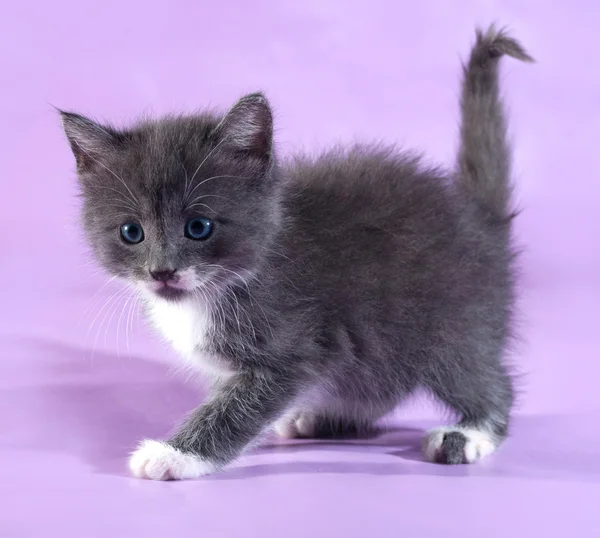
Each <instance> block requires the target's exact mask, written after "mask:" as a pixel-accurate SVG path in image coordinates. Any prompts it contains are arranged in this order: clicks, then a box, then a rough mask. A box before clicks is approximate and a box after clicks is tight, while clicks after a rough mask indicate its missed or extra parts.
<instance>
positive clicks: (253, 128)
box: [215, 93, 273, 160]
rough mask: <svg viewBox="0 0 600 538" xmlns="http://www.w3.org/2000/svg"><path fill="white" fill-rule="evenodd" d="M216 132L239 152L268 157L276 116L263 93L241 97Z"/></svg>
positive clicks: (224, 141) (263, 157)
mask: <svg viewBox="0 0 600 538" xmlns="http://www.w3.org/2000/svg"><path fill="white" fill-rule="evenodd" d="M215 133H216V134H217V136H218V137H219V138H220V139H221V140H222V141H223V143H224V144H226V145H228V146H230V147H232V148H234V149H235V150H237V151H240V152H243V153H246V154H248V155H252V156H253V157H257V158H259V159H263V160H268V159H270V157H271V151H272V146H273V115H272V113H271V107H270V106H269V102H268V101H267V99H266V97H265V96H264V95H263V94H262V93H251V94H249V95H246V96H245V97H242V98H241V99H240V100H239V101H238V102H237V103H236V104H235V105H233V107H232V108H231V109H230V110H229V112H228V113H227V114H226V115H225V117H224V118H223V120H221V123H219V125H218V126H217V127H216V129H215Z"/></svg>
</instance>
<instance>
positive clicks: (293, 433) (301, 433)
mask: <svg viewBox="0 0 600 538" xmlns="http://www.w3.org/2000/svg"><path fill="white" fill-rule="evenodd" d="M273 429H274V430H275V433H276V434H277V435H279V436H280V437H283V438H285V439H295V438H297V437H314V435H315V430H316V418H315V417H314V415H312V414H310V413H299V414H298V413H294V414H287V415H284V416H283V417H281V418H280V419H279V420H278V421H277V422H276V423H275V425H274V427H273Z"/></svg>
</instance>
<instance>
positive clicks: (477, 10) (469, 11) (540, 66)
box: [0, 0, 600, 538]
mask: <svg viewBox="0 0 600 538" xmlns="http://www.w3.org/2000/svg"><path fill="white" fill-rule="evenodd" d="M87 4H88V2H81V1H79V0H78V1H75V0H72V1H67V0H55V1H52V2H45V1H41V0H39V1H37V2H29V1H23V0H21V1H19V2H10V3H8V2H5V3H4V5H3V9H2V13H1V14H0V77H1V88H2V98H1V99H0V107H1V114H0V148H1V150H0V151H1V156H2V157H1V159H0V186H1V191H0V224H1V226H2V228H1V229H2V233H1V235H0V252H1V253H2V262H1V263H0V277H2V282H3V284H4V290H3V293H2V295H1V297H0V305H1V307H0V315H1V323H0V499H2V500H1V503H0V536H2V537H5V536H6V537H22V536H26V537H29V536H42V535H50V536H53V535H61V536H86V537H89V538H92V537H95V536H102V537H105V536H107V535H108V533H112V535H113V536H137V535H142V533H143V536H146V537H149V536H155V535H156V536H165V535H170V534H172V533H175V532H177V534H178V535H179V536H188V535H189V536H211V537H212V536H236V537H239V536H244V535H248V536H277V537H279V536H290V537H296V536H297V537H306V536H338V535H339V536H357V537H358V536H366V535H367V533H369V535H371V534H372V535H373V536H393V537H396V536H407V537H412V536H434V535H435V536H439V535H440V533H441V534H442V535H443V536H445V537H450V536H462V537H464V536H486V537H491V536H507V535H511V536H521V535H523V536H529V535H531V536H544V537H553V536H597V535H598V533H599V532H600V514H599V513H598V512H599V509H598V506H599V505H600V502H599V501H600V457H599V456H600V451H599V450H598V442H599V441H600V434H599V433H598V424H599V418H600V398H599V395H598V378H599V376H600V366H599V365H598V359H600V353H599V351H600V346H599V344H598V331H599V330H600V324H599V316H598V308H599V305H600V242H599V240H598V232H600V225H599V224H598V222H599V221H598V212H599V211H600V174H599V172H600V152H599V151H598V133H599V132H600V107H599V106H598V102H599V99H600V71H599V70H598V50H599V49H598V28H600V4H599V3H598V2H596V1H592V0H590V1H584V0H579V1H572V2H565V1H559V0H552V1H550V0H544V1H541V0H536V1H533V0H529V1H528V2H524V1H522V0H498V1H489V0H488V1H484V0H480V1H475V0H461V1H460V2H458V1H457V2H449V1H442V0H440V1H434V0H429V1H424V0H421V1H412V2H403V1H399V0H370V1H368V2H362V1H355V0H351V1H350V0H302V1H299V0H294V1H284V0H271V1H267V0H235V1H231V0H223V1H221V2H208V1H204V2H203V1H198V0H196V1H181V0H176V1H170V2H149V1H147V0H135V1H129V2H127V1H123V0H122V1H120V2H115V1H113V0H104V1H103V2H97V3H95V4H96V5H95V6H94V7H90V6H89V5H87ZM493 20H497V21H499V22H500V23H501V24H507V25H508V26H510V28H511V29H512V31H513V34H514V35H515V36H517V37H518V38H519V39H521V40H522V42H523V43H524V44H525V45H526V47H527V48H528V49H529V50H530V52H531V53H532V54H533V55H534V56H535V57H536V58H537V60H538V63H537V64H535V65H534V66H525V65H520V64H517V63H515V62H511V61H506V62H505V64H504V68H505V69H504V76H503V79H504V89H505V93H506V95H507V101H508V103H509V105H510V109H511V126H512V133H513V136H514V138H515V144H516V147H515V160H516V166H515V171H516V176H517V182H518V188H517V197H518V200H519V203H520V205H521V206H522V207H523V208H524V212H523V214H522V215H521V216H520V218H519V220H518V225H517V228H518V234H519V240H520V242H521V243H522V244H523V245H524V246H526V254H525V255H524V257H523V279H522V288H523V290H522V297H523V301H522V312H523V316H522V322H521V331H522V334H523V336H524V341H523V344H522V345H521V346H520V348H519V350H518V353H517V354H516V356H515V363H516V364H517V365H518V367H519V370H520V371H521V372H522V373H523V374H524V375H523V378H522V380H521V386H522V389H523V393H522V397H521V400H520V405H519V407H518V409H517V411H516V415H517V418H516V419H515V427H514V433H513V437H512V439H511V440H510V441H509V442H508V443H507V444H506V445H505V446H504V447H503V449H502V450H501V451H499V452H498V453H497V454H496V455H494V456H492V457H490V458H489V459H488V460H486V461H483V462H481V463H480V464H477V465H474V466H461V467H458V468H444V467H441V466H435V465H432V464H426V463H423V462H422V461H421V457H420V453H419V451H418V445H419V442H420V438H421V436H422V428H423V427H428V426H431V425H433V424H435V423H436V420H439V417H438V414H439V413H438V412H437V410H436V409H435V408H434V407H431V406H430V405H429V404H427V403H426V402H425V401H416V402H413V403H412V404H411V405H410V406H409V408H407V409H405V410H403V411H401V412H399V413H398V415H397V416H396V417H393V419H392V421H393V424H394V425H395V427H394V428H393V429H392V430H391V431H390V433H388V434H386V435H385V436H383V437H380V438H378V439H375V440H371V441H366V442H354V443H345V444H338V445H334V444H329V443H312V442H307V443H302V444H301V445H302V446H299V444H294V443H291V444H287V445H284V446H279V447H277V446H274V445H269V444H267V445H266V446H264V447H263V448H262V449H260V450H259V451H257V452H256V453H254V454H252V455H248V456H246V457H245V458H243V460H242V461H240V462H239V464H238V465H237V466H236V467H235V468H234V469H232V470H231V471H229V473H225V474H222V475H219V476H216V477H211V478H208V479H203V480H199V481H194V482H185V483H152V482H146V481H139V480H133V479H130V478H129V477H128V476H127V473H126V472H125V465H124V462H125V457H126V454H127V452H128V451H129V450H130V449H131V448H132V447H133V446H134V444H135V442H136V441H137V440H139V439H140V438H143V437H151V436H158V437H160V436H162V435H164V434H165V433H166V432H167V431H168V430H169V428H170V427H171V426H172V425H173V424H174V422H175V421H176V420H177V418H178V417H180V416H181V414H183V413H184V412H185V411H186V410H188V409H189V408H190V407H191V406H192V405H194V402H195V401H196V400H197V395H196V393H197V389H196V388H195V387H194V386H192V384H185V383H184V382H183V381H182V380H181V379H180V378H178V377H177V376H173V375H172V374H171V373H169V371H168V369H167V368H165V366H164V365H163V364H161V361H162V362H171V361H175V359H174V357H173V354H172V352H171V351H169V350H166V349H164V348H162V347H161V345H160V343H159V342H158V341H157V340H156V339H154V337H151V336H149V335H148V333H147V332H146V329H145V328H144V326H143V324H142V323H141V322H140V321H139V320H138V319H137V318H136V319H135V321H132V319H131V318H133V316H131V317H130V316H129V313H130V312H133V310H132V309H130V307H131V306H132V303H131V302H129V303H126V298H123V299H119V298H118V297H116V298H115V299H114V301H113V302H112V303H110V304H109V306H108V307H105V308H104V309H102V308H103V305H105V304H106V301H107V299H109V298H110V297H111V294H112V293H113V292H116V291H118V288H116V287H115V288H111V287H110V286H109V287H107V288H105V289H104V290H103V291H101V292H100V293H98V294H97V295H96V296H95V297H94V294H95V293H96V292H97V291H98V289H99V288H100V287H101V286H102V284H103V283H104V281H105V280H106V279H105V277H104V276H103V275H102V274H101V273H99V272H98V270H97V268H96V267H95V266H94V265H93V264H91V263H90V262H89V257H88V256H87V254H86V251H85V247H84V246H83V244H82V241H81V235H80V232H79V229H78V226H77V220H76V210H77V200H76V198H75V196H74V194H75V188H74V184H75V182H74V166H73V159H72V156H71V154H70V152H69V149H68V147H67V144H66V142H65V140H64V139H63V137H62V134H61V131H60V126H59V123H58V121H57V118H56V115H55V113H54V112H53V110H52V108H51V106H50V104H53V105H56V106H59V107H64V108H69V109H76V110H78V111H81V112H84V113H89V114H92V115H94V116H96V117H98V118H101V119H107V120H110V121H114V122H116V123H122V122H126V121H127V120H129V119H131V118H133V117H135V116H136V115H138V114H139V113H142V112H143V113H156V114H158V113H162V112H166V111H184V110H193V109H194V108H196V107H198V106H201V105H206V104H210V105H213V106H218V107H226V106H228V105H230V104H231V102H232V101H233V100H234V99H236V98H237V97H238V96H240V95H241V94H243V93H244V92H247V91H252V90H255V89H263V90H265V91H266V92H267V93H268V95H269V96H270V98H271V100H272V103H273V105H274V107H275V110H276V113H277V114H276V117H277V129H278V137H279V147H280V149H281V151H282V152H284V153H289V152H291V151H292V150H293V149H294V148H306V149H309V150H313V149H316V148H319V147H326V146H327V145H329V144H331V143H333V142H338V141H349V140H353V139H355V138H359V139H363V140H372V139H385V140H388V141H398V142H400V143H405V144H406V145H408V146H417V147H421V148H423V149H425V150H427V152H428V153H429V155H430V156H432V157H433V158H436V159H438V160H439V161H442V162H445V163H451V162H452V159H453V155H454V148H455V140H456V136H455V135H456V124H457V94H458V75H459V72H460V69H459V67H460V64H459V58H460V57H461V56H462V57H464V55H465V54H466V52H467V51H468V48H469V45H470V43H471V42H472V38H473V28H474V26H475V24H477V23H481V24H487V23H488V22H490V21H493ZM113 307H114V308H113ZM113 312H114V314H113ZM126 326H127V328H126ZM131 326H132V327H131ZM90 327H91V328H90ZM117 327H119V328H117ZM94 348H95V352H93V353H92V350H93V349H94ZM436 417H438V418H436ZM167 533H168V534H167ZM509 533H510V534H509Z"/></svg>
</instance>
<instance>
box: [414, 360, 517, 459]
mask: <svg viewBox="0 0 600 538" xmlns="http://www.w3.org/2000/svg"><path fill="white" fill-rule="evenodd" d="M428 388H429V389H430V390H431V391H432V392H433V393H434V395H435V396H437V397H438V398H439V399H440V400H441V401H442V402H443V403H444V404H446V405H447V406H448V407H450V409H451V410H452V411H454V412H455V413H457V414H459V415H460V416H461V417H462V418H461V420H460V421H459V422H458V424H456V425H454V426H444V427H440V428H435V429H433V430H431V431H430V432H429V433H428V435H427V437H426V438H425V442H424V445H423V451H424V453H425V457H426V458H427V459H428V460H429V461H432V462H435V463H446V464H461V463H473V462H475V461H478V460H480V459H482V458H484V457H485V456H488V455H490V454H491V453H492V452H494V451H495V450H496V449H497V448H498V447H499V446H500V444H501V443H502V442H503V441H504V439H505V438H506V435H507V432H508V423H509V413H510V409H511V407H512V403H513V389H512V382H511V378H510V376H509V375H508V374H507V373H506V372H505V371H504V368H503V367H502V366H501V365H500V364H498V365H493V366H492V365H491V364H490V363H488V364H487V366H486V367H485V368H480V369H477V368H473V369H472V370H471V371H470V372H469V374H468V375H466V374H465V371H464V370H463V371H462V372H460V375H458V372H455V375H451V374H450V372H449V371H446V372H445V374H444V373H442V372H441V371H440V370H437V372H436V375H435V376H432V377H431V378H430V379H429V382H428Z"/></svg>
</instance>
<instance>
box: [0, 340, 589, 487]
mask: <svg viewBox="0 0 600 538" xmlns="http://www.w3.org/2000/svg"><path fill="white" fill-rule="evenodd" d="M88 356H89V355H88V352H87V351H86V350H82V349H77V348H73V347H70V346H68V345H65V344H61V343H58V342H47V341H31V340H27V341H23V342H21V343H20V344H19V360H30V361H32V366H33V367H35V368H36V370H35V371H36V372H38V369H41V370H43V375H42V376H37V377H36V379H38V381H37V382H28V380H27V379H17V382H15V383H11V384H10V385H9V388H7V389H3V390H1V391H0V418H1V419H2V422H3V424H4V425H5V426H4V428H6V429H5V430H4V432H2V433H0V445H2V446H4V447H8V448H14V449H19V450H29V451H44V452H48V451H52V452H60V453H62V454H69V455H73V456H75V457H77V458H80V459H81V460H82V461H84V462H85V463H87V464H89V465H90V466H92V468H94V469H95V470H96V472H99V473H103V474H116V475H120V476H126V475H127V472H126V465H125V461H126V457H127V454H128V452H129V451H131V450H132V449H133V448H134V447H135V445H136V444H137V442H138V441H139V440H140V439H144V438H164V437H165V436H166V435H167V434H168V433H169V431H171V430H172V429H173V427H174V425H176V424H177V423H178V422H179V421H180V420H181V418H182V416H183V415H185V413H186V412H188V411H189V410H190V409H192V408H194V407H195V406H196V405H197V404H198V403H199V402H200V401H201V398H202V393H203V391H202V390H201V389H200V388H198V389H195V388H194V386H193V384H192V383H187V384H184V383H183V382H182V381H179V380H178V379H176V378H174V376H173V375H172V374H170V373H169V369H168V367H166V366H164V365H160V364H156V363H152V362H148V361H145V360H142V359H139V358H135V357H132V358H124V357H121V358H119V357H117V356H116V355H114V354H110V353H101V352H97V353H96V357H95V359H94V361H93V363H92V362H90V361H89V359H88ZM38 373H39V372H38ZM590 420H591V419H590V418H589V417H581V418H580V419H574V418H573V417H562V418H561V417H521V418H519V419H517V420H516V421H515V427H514V433H513V437H512V439H511V440H510V442H509V443H506V445H505V446H504V447H503V448H502V449H501V450H500V451H499V452H498V453H497V455H494V456H492V457H490V458H489V459H487V460H484V461H483V462H480V463H479V464H477V465H470V466H466V465H463V466H455V467H447V466H441V465H435V464H429V463H425V462H423V460H422V456H421V451H420V445H421V442H422V439H423V435H424V432H423V430H422V429H421V428H418V427H395V426H394V427H388V428H385V429H382V430H379V431H377V432H375V434H374V435H372V436H370V438H367V439H350V440H344V441H338V442H332V441H313V440H301V441H286V442H278V441H277V442H274V441H273V440H271V439H267V440H265V442H263V444H262V445H261V446H260V447H259V448H258V449H256V450H255V451H254V452H253V454H254V455H255V456H250V457H249V460H250V461H248V462H247V463H248V464H246V465H244V464H242V465H239V466H234V467H232V468H231V469H229V470H228V471H226V472H223V473H221V474H218V475H215V476H212V477H206V478H205V479H204V480H207V481H213V480H240V479H253V478H259V477H267V476H273V475H287V474H312V473H333V474H370V475H435V476H466V475H470V476H484V477H485V476H487V477H511V476H519V477H521V478H523V477H528V478H531V479H549V478H552V479H554V480H556V479H562V480H579V481H594V482H597V481H599V480H600V458H598V457H597V451H595V450H593V447H594V446H597V443H596V442H595V441H596V440H595V439H592V438H591V437H590V435H591V433H590V432H591V430H590V428H589V424H590V422H589V421H590ZM431 425H432V424H428V425H427V426H431ZM592 433H593V432H592ZM308 453H314V456H315V457H316V458H318V460H319V461H313V460H312V459H311V461H298V460H293V457H294V455H295V454H301V455H305V454H308ZM352 453H363V454H364V455H365V457H364V460H361V461H357V460H355V459H354V458H352V460H351V461H347V460H348V458H347V456H348V455H349V454H352ZM271 456H272V461H265V460H268V459H269V458H271ZM311 456H312V455H311ZM255 458H259V459H260V461H259V462H255V461H253V460H254V459H255ZM290 458H292V461H289V460H290ZM282 459H284V460H287V461H281V460H282ZM373 460H376V461H373Z"/></svg>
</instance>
